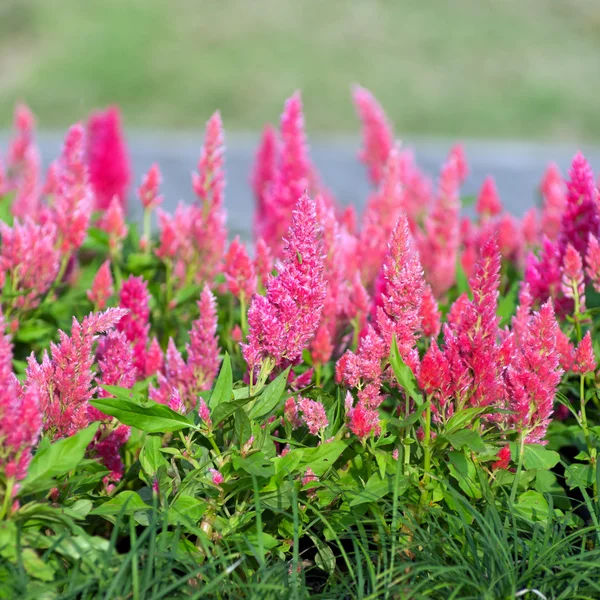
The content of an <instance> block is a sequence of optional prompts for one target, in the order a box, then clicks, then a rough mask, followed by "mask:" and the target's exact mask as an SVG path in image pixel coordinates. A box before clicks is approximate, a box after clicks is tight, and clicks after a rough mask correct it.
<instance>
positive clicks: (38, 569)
mask: <svg viewBox="0 0 600 600" xmlns="http://www.w3.org/2000/svg"><path fill="white" fill-rule="evenodd" d="M21 561H22V562H23V567H24V568H25V571H27V574H28V575H30V576H31V577H35V579H39V580H40V581H52V580H53V579H54V569H53V568H52V565H50V563H48V561H45V560H42V559H41V558H40V557H39V556H38V555H37V554H36V553H35V551H34V550H32V549H31V548H25V549H24V550H22V551H21Z"/></svg>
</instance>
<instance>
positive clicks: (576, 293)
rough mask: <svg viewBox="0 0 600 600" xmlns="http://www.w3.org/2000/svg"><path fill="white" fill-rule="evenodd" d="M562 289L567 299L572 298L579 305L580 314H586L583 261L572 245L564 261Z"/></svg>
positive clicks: (569, 245) (566, 252)
mask: <svg viewBox="0 0 600 600" xmlns="http://www.w3.org/2000/svg"><path fill="white" fill-rule="evenodd" d="M561 289H562V291H563V294H564V295H565V297H566V298H571V299H573V300H575V301H576V302H577V303H578V304H579V312H585V282H584V277H583V261H582V260H581V255H580V254H579V252H577V250H576V249H575V247H574V246H572V245H571V244H567V248H566V251H565V255H564V259H563V268H562V281H561Z"/></svg>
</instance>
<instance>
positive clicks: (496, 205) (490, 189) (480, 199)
mask: <svg viewBox="0 0 600 600" xmlns="http://www.w3.org/2000/svg"><path fill="white" fill-rule="evenodd" d="M475 210H476V211H477V214H479V217H480V218H481V219H489V218H490V217H495V216H496V215H499V214H500V213H501V212H502V202H500V197H499V196H498V190H497V188H496V182H495V181H494V178H493V177H491V176H489V175H488V177H486V178H485V180H484V181H483V185H482V186H481V190H480V192H479V196H477V202H476V203H475Z"/></svg>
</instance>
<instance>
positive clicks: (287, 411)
mask: <svg viewBox="0 0 600 600" xmlns="http://www.w3.org/2000/svg"><path fill="white" fill-rule="evenodd" d="M283 414H284V416H285V418H286V419H287V421H288V423H289V424H290V425H291V426H292V429H298V427H300V425H302V420H301V419H300V417H299V415H298V407H297V406H296V401H295V400H294V398H288V399H287V400H286V401H285V408H284V411H283Z"/></svg>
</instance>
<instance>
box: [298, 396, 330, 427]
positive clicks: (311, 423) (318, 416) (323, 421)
mask: <svg viewBox="0 0 600 600" xmlns="http://www.w3.org/2000/svg"><path fill="white" fill-rule="evenodd" d="M298 408H299V409H300V412H301V413H302V420H303V421H304V423H305V424H306V426H307V427H308V430H309V431H310V433H311V434H312V435H318V433H319V432H322V431H323V430H324V429H325V428H326V427H327V425H328V424H329V421H328V420H327V415H326V414H325V407H324V406H323V405H322V404H321V403H320V402H317V401H316V400H309V399H308V398H302V397H300V398H299V400H298Z"/></svg>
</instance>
